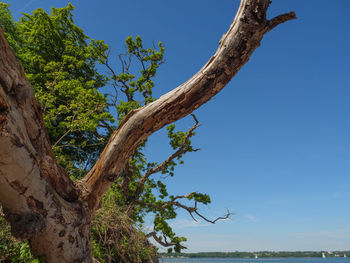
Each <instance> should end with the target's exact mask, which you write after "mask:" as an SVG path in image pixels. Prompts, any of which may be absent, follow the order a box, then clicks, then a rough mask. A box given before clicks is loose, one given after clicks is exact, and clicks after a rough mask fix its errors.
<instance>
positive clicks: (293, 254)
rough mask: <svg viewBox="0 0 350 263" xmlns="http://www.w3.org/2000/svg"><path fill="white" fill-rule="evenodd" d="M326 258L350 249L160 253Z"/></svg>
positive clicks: (172, 255) (344, 254)
mask: <svg viewBox="0 0 350 263" xmlns="http://www.w3.org/2000/svg"><path fill="white" fill-rule="evenodd" d="M323 255H324V257H326V258H330V257H331V258H334V257H350V251H257V252H239V251H235V252H198V253H160V257H162V258H320V257H322V256H323Z"/></svg>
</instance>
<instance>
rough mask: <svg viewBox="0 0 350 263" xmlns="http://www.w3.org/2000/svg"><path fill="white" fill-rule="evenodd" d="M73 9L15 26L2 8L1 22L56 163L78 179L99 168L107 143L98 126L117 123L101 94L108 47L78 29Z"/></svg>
mask: <svg viewBox="0 0 350 263" xmlns="http://www.w3.org/2000/svg"><path fill="white" fill-rule="evenodd" d="M73 9H74V7H73V6H72V5H71V4H69V5H68V6H67V7H64V8H52V9H51V14H47V13H46V12H45V11H44V10H43V9H40V8H39V9H37V10H35V11H34V12H33V14H32V15H29V14H23V16H22V17H21V19H20V20H19V21H18V22H14V21H13V19H12V17H11V13H10V11H9V9H8V5H7V4H4V3H1V11H0V12H1V13H0V17H1V18H0V22H1V26H2V27H3V29H4V32H5V35H6V37H7V39H8V40H9V43H10V44H11V46H12V47H13V49H14V50H15V52H16V56H17V57H18V58H19V60H20V62H21V64H22V66H23V68H24V69H25V73H26V76H27V78H28V80H29V81H30V83H31V85H32V86H33V88H34V91H35V96H36V98H37V99H38V101H39V103H40V105H41V108H42V110H43V114H44V121H45V125H46V128H47V130H48V132H49V136H50V140H51V144H52V146H53V149H54V152H55V155H56V157H57V160H58V162H59V163H60V164H61V165H62V166H63V167H64V168H66V170H67V171H68V172H69V173H70V174H71V175H72V176H74V177H76V178H77V177H81V176H82V175H84V174H85V173H86V172H87V171H88V170H89V168H91V166H92V165H93V164H94V163H95V161H96V159H97V158H98V156H99V154H100V153H101V150H102V149H103V147H104V145H105V143H106V140H107V139H108V131H107V130H106V129H105V128H103V127H100V123H102V122H106V123H108V122H113V121H114V118H113V116H112V115H111V114H110V113H109V111H108V103H107V97H106V96H105V95H103V94H102V93H101V92H99V89H100V88H101V87H104V86H105V85H106V83H107V80H108V78H107V77H106V76H104V75H101V74H100V73H99V72H98V71H97V70H96V67H95V65H96V63H97V62H98V61H99V60H101V59H102V57H101V56H99V55H98V54H101V53H103V52H104V51H105V50H107V48H108V47H107V45H105V44H104V43H103V41H95V40H92V39H89V38H88V37H87V36H86V35H85V34H84V33H83V31H82V29H81V28H79V27H77V26H76V25H75V24H74V21H73V18H72V10H73Z"/></svg>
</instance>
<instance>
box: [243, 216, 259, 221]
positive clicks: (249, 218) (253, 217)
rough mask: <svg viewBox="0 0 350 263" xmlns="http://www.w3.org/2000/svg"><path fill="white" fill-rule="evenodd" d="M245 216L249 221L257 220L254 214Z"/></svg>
mask: <svg viewBox="0 0 350 263" xmlns="http://www.w3.org/2000/svg"><path fill="white" fill-rule="evenodd" d="M245 218H246V219H248V220H249V221H251V222H255V221H257V218H256V216H253V215H246V216H245Z"/></svg>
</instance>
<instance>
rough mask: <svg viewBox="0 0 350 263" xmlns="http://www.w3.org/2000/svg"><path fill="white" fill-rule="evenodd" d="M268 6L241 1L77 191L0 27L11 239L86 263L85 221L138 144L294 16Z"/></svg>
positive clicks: (0, 194)
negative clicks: (215, 41)
mask: <svg viewBox="0 0 350 263" xmlns="http://www.w3.org/2000/svg"><path fill="white" fill-rule="evenodd" d="M269 2H270V1H269V0H242V1H241V4H240V7H239V10H238V12H237V15H236V17H235V19H234V21H233V23H232V24H231V26H230V29H229V30H228V32H227V33H226V34H224V35H223V37H222V39H221V40H220V42H219V48H218V50H217V52H216V53H215V54H214V56H213V57H211V58H210V60H209V61H208V63H207V64H206V65H204V66H203V68H202V69H201V70H200V71H199V72H198V73H197V74H195V75H194V76H193V77H192V78H191V79H189V80H188V81H187V82H185V83H184V84H182V85H181V86H179V87H178V88H176V89H174V90H172V91H171V92H169V93H167V94H165V95H163V96H162V97H160V98H159V99H158V100H156V101H155V102H153V103H150V104H148V105H146V106H145V107H143V108H139V109H137V110H134V111H132V112H130V113H129V114H128V115H127V116H126V118H125V119H124V121H123V122H122V123H121V124H120V126H119V128H118V129H117V130H116V131H115V132H114V134H113V135H112V136H111V138H110V141H109V143H108V144H107V146H106V148H105V149H104V151H103V153H102V154H101V156H100V158H99V160H98V161H97V163H96V164H95V166H94V167H93V168H92V169H91V171H90V172H89V173H88V174H87V175H86V177H85V178H84V179H83V180H81V181H80V182H79V184H78V185H79V187H77V185H76V184H74V183H73V182H72V181H71V180H70V178H69V176H68V174H67V173H66V172H65V171H64V169H63V168H62V167H60V166H59V165H58V164H57V162H56V160H55V156H54V154H53V152H52V149H51V146H50V141H49V137H48V135H47V132H46V130H45V127H44V122H43V118H42V113H41V110H40V107H39V105H38V102H37V101H36V99H35V97H34V93H33V90H32V88H31V86H30V84H29V83H28V81H27V79H26V77H25V74H24V72H23V69H22V67H21V66H20V64H19V62H18V60H17V59H16V57H15V55H14V53H13V51H12V50H11V48H10V47H9V45H8V43H7V41H6V39H5V37H4V35H3V32H2V30H1V29H0V202H1V205H2V206H3V208H4V211H5V214H6V219H7V220H8V221H9V222H10V224H11V229H12V233H13V235H14V236H15V237H17V238H21V239H28V240H29V241H30V244H31V246H32V249H33V251H34V252H35V254H36V255H45V256H46V261H47V262H50V263H51V262H92V256H91V244H90V222H91V217H92V216H93V214H94V213H95V211H96V209H97V208H98V206H99V204H100V202H101V199H102V197H103V195H104V193H105V192H106V191H107V190H108V188H109V187H110V186H111V184H112V183H113V181H114V180H115V179H116V178H118V177H119V174H120V172H121V170H122V169H123V167H124V166H125V164H126V162H127V160H128V159H129V158H130V156H131V154H132V153H133V152H134V151H135V149H136V148H137V146H138V145H139V144H140V143H141V142H142V141H144V140H145V139H146V138H147V137H148V136H149V135H151V134H152V133H153V132H155V131H157V130H159V129H160V128H162V127H164V126H165V125H167V124H169V123H172V122H174V121H176V120H178V119H180V118H183V117H184V116H186V115H188V114H190V113H191V112H192V111H194V110H195V109H197V108H198V107H200V106H201V105H202V104H204V103H206V102H207V101H208V100H210V99H211V98H212V97H213V96H214V95H216V94H217V93H218V92H219V91H220V90H221V89H223V88H224V86H225V85H226V84H227V83H228V82H229V81H230V80H231V78H232V77H233V76H234V75H235V74H236V73H237V72H238V71H239V69H240V68H241V67H242V66H243V65H244V64H245V63H246V62H247V61H248V59H249V57H250V55H251V54H252V52H253V51H254V50H255V49H256V48H257V47H258V46H259V45H260V41H261V39H262V37H263V36H264V34H265V33H267V32H268V31H270V30H271V29H272V28H274V27H275V26H277V25H279V24H281V23H283V22H285V21H287V20H290V19H293V18H295V14H294V13H293V12H292V13H288V14H285V15H281V16H278V17H276V18H274V19H272V20H267V19H266V11H267V8H268V5H269ZM80 189H82V190H80Z"/></svg>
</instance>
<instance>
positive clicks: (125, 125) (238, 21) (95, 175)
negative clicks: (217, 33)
mask: <svg viewBox="0 0 350 263" xmlns="http://www.w3.org/2000/svg"><path fill="white" fill-rule="evenodd" d="M269 3H270V0H242V1H241V4H240V6H239V9H238V12H237V15H236V17H235V19H234V21H233V23H232V24H231V26H230V28H229V30H228V32H227V33H226V34H225V35H224V37H223V38H222V39H221V40H220V44H219V48H218V50H217V51H216V53H215V54H214V56H213V57H211V58H210V60H209V61H208V63H207V64H205V65H204V66H203V68H202V69H201V70H199V71H198V73H196V74H195V75H194V76H193V77H192V78H190V79H189V80H188V81H186V82H185V83H184V84H182V85H181V86H179V87H177V88H176V89H174V90H172V91H170V92H168V93H167V94H165V95H163V96H161V97H160V98H159V99H158V100H156V101H154V102H152V103H149V104H147V105H146V106H144V107H142V108H139V109H136V110H133V111H131V112H130V113H129V114H128V115H127V116H126V117H125V119H124V120H123V121H122V123H121V124H120V126H119V128H118V129H117V130H116V131H115V132H114V134H113V135H112V136H111V138H110V141H109V143H108V144H107V146H106V148H105V149H104V151H103V153H102V155H101V156H100V159H99V160H98V161H97V163H96V165H95V166H94V167H93V168H92V170H91V171H90V172H89V173H88V174H87V176H86V177H85V178H84V179H83V183H85V184H86V187H87V189H88V192H87V193H85V198H86V200H87V202H88V205H89V207H90V208H91V209H92V210H95V209H96V208H97V206H98V203H99V202H100V200H101V198H102V196H103V194H104V193H105V192H106V191H107V190H108V188H109V187H110V185H111V184H112V183H113V181H112V180H109V179H108V177H107V175H110V174H114V175H115V177H114V178H117V177H118V176H119V174H120V172H121V171H122V169H123V167H124V165H125V163H126V162H127V160H128V158H129V157H130V156H131V154H132V153H133V152H134V151H135V150H136V148H137V146H138V145H139V144H140V143H142V142H143V141H144V140H145V139H147V137H148V136H150V135H151V134H152V133H154V132H155V131H157V130H159V129H161V128H162V127H164V126H165V125H167V124H169V123H172V122H174V121H176V120H178V119H181V118H183V117H185V116H186V115H188V114H190V113H191V112H193V111H194V110H196V109H198V108H199V107H200V106H201V105H203V104H204V103H206V102H207V101H208V100H210V99H211V98H212V97H213V96H214V95H216V94H217V93H218V92H220V91H221V90H222V89H223V88H224V87H225V86H226V85H227V84H228V83H229V81H230V80H231V79H232V77H233V76H235V75H236V74H237V72H238V71H239V69H240V68H241V67H242V66H243V65H244V64H245V63H246V62H247V61H248V60H249V57H250V55H251V54H252V53H253V51H254V50H255V49H256V48H257V47H258V46H259V45H260V41H261V40H262V38H263V36H264V34H265V33H266V32H268V31H269V30H270V29H272V28H273V27H275V25H277V24H279V23H282V22H285V21H287V20H289V19H292V18H294V17H293V16H289V17H283V19H275V20H272V21H274V22H270V21H269V20H267V19H266V12H267V8H268V6H269ZM271 23H272V24H271Z"/></svg>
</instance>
